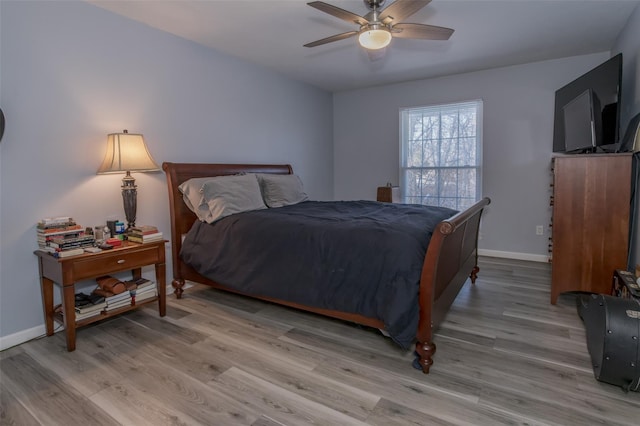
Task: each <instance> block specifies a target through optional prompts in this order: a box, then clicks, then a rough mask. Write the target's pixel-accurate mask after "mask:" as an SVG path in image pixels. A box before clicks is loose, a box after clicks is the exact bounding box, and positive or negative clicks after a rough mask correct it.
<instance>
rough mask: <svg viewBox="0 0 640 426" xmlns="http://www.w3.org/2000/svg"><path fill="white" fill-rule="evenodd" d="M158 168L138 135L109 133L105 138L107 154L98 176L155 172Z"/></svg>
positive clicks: (142, 139)
mask: <svg viewBox="0 0 640 426" xmlns="http://www.w3.org/2000/svg"><path fill="white" fill-rule="evenodd" d="M159 170H160V167H158V165H157V164H156V162H155V161H153V158H152V157H151V154H149V150H148V149H147V145H146V144H145V143H144V138H143V137H142V135H140V134H135V133H128V132H127V131H126V130H124V131H123V133H111V134H109V135H108V136H107V153H106V154H105V156H104V160H103V161H102V165H100V168H98V172H97V173H98V174H107V173H122V172H155V171H159Z"/></svg>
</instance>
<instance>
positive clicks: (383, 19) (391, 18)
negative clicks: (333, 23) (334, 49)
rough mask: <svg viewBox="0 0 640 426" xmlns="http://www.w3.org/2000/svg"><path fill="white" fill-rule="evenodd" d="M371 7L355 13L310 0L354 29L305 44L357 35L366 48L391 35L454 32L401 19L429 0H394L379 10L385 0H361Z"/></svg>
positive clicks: (434, 36)
mask: <svg viewBox="0 0 640 426" xmlns="http://www.w3.org/2000/svg"><path fill="white" fill-rule="evenodd" d="M363 1H364V3H365V5H366V6H367V7H368V8H369V9H370V10H371V12H369V13H367V14H366V15H364V16H360V15H356V14H355V13H352V12H349V11H348V10H344V9H341V8H339V7H336V6H333V5H330V4H328V3H325V2H322V1H312V2H310V3H307V4H308V5H309V6H311V7H313V8H315V9H318V10H320V11H322V12H325V13H328V14H329V15H331V16H335V17H336V18H339V19H342V20H343V21H347V22H349V23H353V24H357V25H359V26H360V28H359V29H358V30H357V31H349V32H346V33H342V34H336V35H332V36H330V37H327V38H323V39H321V40H316V41H314V42H311V43H307V44H305V45H304V46H305V47H315V46H320V45H323V44H327V43H331V42H334V41H338V40H344V39H346V38H349V37H352V36H355V35H358V41H359V43H360V45H361V46H362V47H364V48H366V49H369V50H378V49H382V48H383V47H386V46H387V45H388V44H389V43H390V42H391V38H393V37H397V38H414V39H424V40H448V39H449V37H451V34H453V30H452V29H451V28H444V27H436V26H434V25H425V24H409V23H404V22H401V21H402V20H404V19H405V18H408V17H409V16H411V15H413V14H414V13H416V12H417V11H418V10H420V9H422V8H423V7H425V6H426V5H427V4H428V3H430V2H431V0H396V1H394V2H393V3H391V4H390V5H389V6H387V7H386V8H384V9H382V10H381V7H382V6H383V5H384V3H385V0H363Z"/></svg>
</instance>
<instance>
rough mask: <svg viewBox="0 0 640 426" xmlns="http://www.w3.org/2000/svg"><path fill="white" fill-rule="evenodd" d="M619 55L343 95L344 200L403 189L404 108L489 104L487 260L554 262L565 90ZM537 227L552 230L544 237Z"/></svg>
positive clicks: (337, 115)
mask: <svg viewBox="0 0 640 426" xmlns="http://www.w3.org/2000/svg"><path fill="white" fill-rule="evenodd" d="M609 57H610V54H609V52H603V53H599V54H592V55H585V56H577V57H571V58H564V59H558V60H552V61H545V62H537V63H531V64H526V65H519V66H512V67H505V68H496V69H491V70H486V71H479V72H474V73H468V74H459V75H453V76H448V77H443V78H436V79H429V80H422V81H413V82H408V83H403V84H396V85H387V86H383V87H375V88H370V89H363V90H355V91H345V92H341V93H336V94H334V103H333V106H334V112H333V116H334V119H333V120H334V185H335V186H334V193H335V197H336V198H337V199H353V198H356V199H357V198H363V199H375V196H376V187H377V186H379V185H384V184H385V183H386V182H388V181H391V182H393V183H396V184H397V183H398V181H399V142H398V138H399V130H398V129H399V124H398V122H399V109H400V108H402V107H412V106H421V105H431V104H438V103H449V102H455V101H464V100H472V99H482V100H483V103H484V123H483V129H484V132H483V133H484V140H483V184H482V192H483V194H484V195H485V196H489V197H490V198H491V200H492V203H491V205H490V206H489V208H488V209H487V213H486V215H485V216H484V222H483V225H482V230H481V234H482V240H481V241H480V247H481V248H482V249H484V250H485V253H487V254H495V255H502V256H507V257H520V258H524V259H533V260H545V259H546V256H547V243H548V237H549V230H548V228H547V226H548V224H549V220H550V216H551V209H550V207H549V195H550V188H549V184H550V182H551V173H550V159H551V152H552V137H553V111H554V107H553V105H554V96H555V91H556V90H557V89H558V88H560V87H561V86H563V85H565V84H567V83H568V82H570V81H572V80H573V79H575V78H576V77H578V76H580V75H582V74H583V73H585V72H587V71H589V70H590V69H592V68H593V67H595V66H596V65H598V64H600V63H602V62H604V61H605V60H607V59H608V58H609ZM536 225H544V226H545V230H546V232H545V235H543V236H537V235H536V233H535V228H536Z"/></svg>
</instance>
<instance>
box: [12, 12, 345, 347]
mask: <svg viewBox="0 0 640 426" xmlns="http://www.w3.org/2000/svg"><path fill="white" fill-rule="evenodd" d="M0 19H1V21H0V31H1V32H0V38H1V45H0V48H1V54H0V60H1V63H2V74H1V76H0V84H1V86H0V87H1V92H0V102H1V105H2V108H3V110H4V112H5V115H6V117H7V127H6V132H5V135H4V138H3V140H2V143H1V144H0V172H1V173H0V182H1V183H0V185H1V187H0V190H1V194H2V198H1V206H0V217H1V219H2V220H1V221H0V235H1V241H0V253H1V258H0V339H2V340H1V341H0V347H7V346H9V345H11V344H15V343H20V342H21V341H24V340H27V339H28V338H31V337H34V336H35V335H38V334H40V333H42V332H43V331H44V327H43V325H42V324H43V313H42V303H41V297H40V287H39V281H38V268H37V263H36V257H35V256H34V255H33V254H32V253H33V250H35V249H36V248H37V244H36V230H35V224H36V222H37V221H38V220H39V219H41V218H43V217H46V216H62V215H71V216H73V217H74V218H75V219H76V220H77V221H78V222H79V223H80V224H82V225H85V226H94V225H97V224H100V223H105V221H106V220H107V219H114V218H120V219H123V217H124V214H123V210H122V199H121V195H120V180H121V178H122V176H119V175H106V176H96V174H95V172H96V170H97V168H98V166H99V165H100V163H101V161H102V157H103V156H104V152H105V149H106V138H107V134H108V133H112V132H119V131H121V130H122V129H128V130H129V131H131V132H140V133H143V134H144V136H145V139H146V142H147V145H148V146H149V150H150V151H151V153H152V155H153V156H154V158H155V159H156V161H157V162H158V163H161V162H162V161H178V162H180V161H182V162H250V163H260V162H274V163H285V162H287V163H291V164H292V165H293V167H294V170H295V171H298V172H299V174H300V175H301V177H302V180H303V182H304V183H305V186H306V189H307V192H308V193H309V194H310V196H311V197H312V198H314V199H330V198H332V196H333V193H332V191H333V181H332V179H333V172H332V170H333V152H332V133H331V129H332V128H333V124H332V112H331V111H332V95H331V94H330V93H328V92H324V91H321V90H319V89H316V88H313V87H311V86H308V85H305V84H302V83H298V82H295V81H292V80H290V79H287V78H284V77H282V76H280V75H278V74H275V73H273V72H270V71H268V70H266V69H263V68H260V67H257V66H255V65H252V64H248V63H246V62H243V61H240V60H238V59H235V58H232V57H229V56H226V55H223V54H220V53H218V52H215V51H211V50H207V49H205V48H203V47H201V46H198V45H196V44H194V43H191V42H187V41H185V40H183V39H180V38H177V37H174V36H172V35H169V34H167V33H163V32H160V31H157V30H154V29H152V28H150V27H147V26H144V25H141V24H139V23H136V22H133V21H130V20H128V19H125V18H122V17H120V16H117V15H115V14H112V13H110V12H107V11H105V10H103V9H100V8H97V7H95V6H92V5H89V4H86V3H84V2H49V1H41V2H39V1H27V2H24V1H17V2H15V1H6V0H2V1H1V2H0ZM135 177H136V181H137V183H138V186H139V188H138V221H137V222H138V223H139V224H143V223H149V224H155V225H157V226H158V227H159V228H160V229H161V230H162V231H163V232H164V233H165V235H166V236H167V237H169V236H170V228H169V212H168V196H167V189H166V183H165V177H164V174H163V173H156V174H136V175H135ZM167 253H170V252H169V251H167ZM168 266H169V271H168V277H169V279H170V277H171V276H172V275H171V268H170V265H168ZM8 336H9V337H8Z"/></svg>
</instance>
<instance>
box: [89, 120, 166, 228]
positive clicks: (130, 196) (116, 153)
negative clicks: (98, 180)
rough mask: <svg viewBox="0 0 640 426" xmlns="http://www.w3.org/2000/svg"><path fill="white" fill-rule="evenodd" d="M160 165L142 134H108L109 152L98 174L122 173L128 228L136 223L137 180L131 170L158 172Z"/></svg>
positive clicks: (126, 132)
mask: <svg viewBox="0 0 640 426" xmlns="http://www.w3.org/2000/svg"><path fill="white" fill-rule="evenodd" d="M159 170H160V167H158V165H157V164H156V162H155V161H153V158H152V157H151V154H149V150H148V149H147V145H146V144H145V143H144V138H143V137H142V135H140V134H134V133H129V132H128V131H126V130H123V131H122V133H111V134H109V135H108V136H107V153H106V154H105V156H104V161H103V162H102V165H101V166H100V168H99V169H98V172H97V174H99V175H101V174H109V173H122V172H125V173H126V174H125V176H124V178H122V187H121V188H122V201H123V203H124V214H125V216H126V218H127V229H129V228H131V227H133V226H135V225H136V208H137V205H136V197H137V195H138V191H137V188H138V187H137V186H136V180H135V179H134V178H133V176H131V172H156V171H159Z"/></svg>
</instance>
